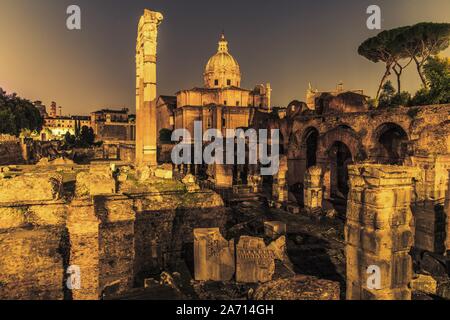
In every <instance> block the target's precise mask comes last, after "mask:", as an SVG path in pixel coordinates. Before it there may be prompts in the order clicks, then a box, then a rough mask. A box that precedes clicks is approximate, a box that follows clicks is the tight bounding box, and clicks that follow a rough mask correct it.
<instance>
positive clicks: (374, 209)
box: [345, 164, 417, 300]
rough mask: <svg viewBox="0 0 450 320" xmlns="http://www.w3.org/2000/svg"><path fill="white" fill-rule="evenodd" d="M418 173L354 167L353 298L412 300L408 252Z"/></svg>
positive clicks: (349, 242)
mask: <svg viewBox="0 0 450 320" xmlns="http://www.w3.org/2000/svg"><path fill="white" fill-rule="evenodd" d="M416 172H417V170H416V169H415V168H412V167H401V166H388V165H375V164H361V165H352V166H349V177H350V192H349V200H348V208H347V222H346V225H345V241H346V258H347V299H348V300H410V299H411V290H410V289H409V288H408V285H409V283H410V281H411V277H412V259H411V256H410V255H409V252H410V249H411V246H412V244H413V239H414V221H413V217H412V212H411V209H410V204H411V196H412V189H413V184H412V179H413V177H414V176H415V175H416ZM374 272H375V273H374ZM378 276H379V277H378ZM377 280H379V281H377Z"/></svg>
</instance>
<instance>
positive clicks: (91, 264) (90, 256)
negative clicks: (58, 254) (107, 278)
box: [67, 198, 100, 300]
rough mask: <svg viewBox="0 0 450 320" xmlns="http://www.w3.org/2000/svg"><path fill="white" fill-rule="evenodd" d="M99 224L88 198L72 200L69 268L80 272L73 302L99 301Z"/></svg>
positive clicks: (70, 209)
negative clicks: (79, 283) (79, 286)
mask: <svg viewBox="0 0 450 320" xmlns="http://www.w3.org/2000/svg"><path fill="white" fill-rule="evenodd" d="M99 225H100V221H99V219H98V218H97V216H96V215H95V211H94V205H93V202H92V200H91V199H90V198H87V199H83V200H74V201H72V203H71V205H70V206H69V208H68V217H67V229H68V231H69V239H70V261H69V265H70V266H72V268H73V267H75V268H76V269H78V270H79V271H80V274H79V276H80V281H81V288H80V289H77V288H74V289H73V290H71V293H72V298H73V300H99V299H100V281H99V276H100V275H99V271H100V269H99V263H100V261H99V260H100V259H99V256H100V255H99Z"/></svg>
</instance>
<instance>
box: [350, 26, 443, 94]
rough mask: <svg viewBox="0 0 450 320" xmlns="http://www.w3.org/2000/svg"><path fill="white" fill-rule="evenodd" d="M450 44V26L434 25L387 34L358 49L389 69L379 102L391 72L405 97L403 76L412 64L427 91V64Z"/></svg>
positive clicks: (383, 80)
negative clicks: (414, 65) (393, 73)
mask: <svg viewBox="0 0 450 320" xmlns="http://www.w3.org/2000/svg"><path fill="white" fill-rule="evenodd" d="M449 44H450V24H449V23H431V22H424V23H419V24H416V25H413V26H406V27H400V28H395V29H391V30H385V31H383V32H381V33H379V34H378V35H377V36H375V37H372V38H369V39H367V40H366V41H364V42H363V43H362V44H361V45H360V47H359V48H358V53H359V54H360V55H361V56H363V57H365V58H366V59H368V60H370V61H372V62H374V63H378V62H384V63H385V65H386V70H385V72H384V74H383V77H382V79H381V82H380V85H379V87H378V91H377V95H376V100H378V98H379V96H380V92H381V90H382V88H383V84H384V83H385V82H386V80H387V79H388V77H389V76H390V75H391V72H392V71H394V72H395V74H396V76H397V93H398V94H401V93H402V92H401V76H402V72H403V70H404V69H405V68H406V67H408V65H409V64H410V63H411V62H412V61H414V62H415V63H416V67H417V72H418V74H419V76H420V79H421V81H422V84H423V87H424V88H428V82H427V79H426V75H425V70H424V67H425V64H426V62H427V61H428V59H429V58H430V57H431V56H433V55H436V54H438V53H439V52H441V51H443V50H445V49H446V48H447V47H448V46H449Z"/></svg>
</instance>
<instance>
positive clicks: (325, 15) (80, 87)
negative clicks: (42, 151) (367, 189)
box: [0, 0, 450, 114]
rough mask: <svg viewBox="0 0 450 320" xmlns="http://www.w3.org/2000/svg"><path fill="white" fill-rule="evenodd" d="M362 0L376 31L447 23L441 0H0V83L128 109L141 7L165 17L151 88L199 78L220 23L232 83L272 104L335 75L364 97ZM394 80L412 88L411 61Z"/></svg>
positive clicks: (72, 105)
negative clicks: (76, 18)
mask: <svg viewBox="0 0 450 320" xmlns="http://www.w3.org/2000/svg"><path fill="white" fill-rule="evenodd" d="M70 4H78V5H79V6H80V7H81V9H82V30H81V31H68V30H67V29H66V24H65V22H66V18H67V15H66V13H65V11H66V8H67V6H69V5H70ZM371 4H378V5H380V6H381V8H382V17H383V25H382V27H383V29H389V28H393V27H397V26H402V25H408V24H414V23H417V22H422V21H433V22H450V15H449V12H450V1H449V0H427V1H425V0H387V1H375V0H370V1H367V0H276V1H267V0H220V1H219V0H153V1H141V0H130V1H125V0H70V1H66V0H0V31H1V37H0V39H1V41H0V87H3V88H4V89H5V90H6V91H8V92H17V93H18V94H19V95H21V96H23V97H26V98H29V99H31V100H36V99H39V100H42V101H44V103H45V104H47V105H49V103H50V102H51V101H52V100H55V101H57V102H58V104H60V105H61V106H63V113H65V114H88V113H89V112H91V111H93V110H95V109H98V108H101V107H122V106H126V107H129V108H130V109H132V110H134V86H135V66H134V55H135V39H136V33H137V31H136V27H137V22H138V20H139V17H140V15H141V14H142V12H143V9H144V8H149V9H152V10H158V11H160V12H162V13H163V14H164V16H165V20H164V23H163V24H162V25H161V28H160V34H159V48H158V59H159V61H158V78H159V79H158V91H159V92H158V93H159V94H174V93H175V92H176V91H178V90H180V89H188V88H191V87H194V86H198V85H202V82H203V81H202V73H203V69H204V66H205V64H206V62H207V60H208V59H209V57H210V56H211V55H213V54H214V53H215V52H216V49H217V41H218V38H219V35H220V33H221V31H222V30H225V33H226V37H227V39H228V41H229V42H230V51H231V53H232V54H233V56H234V57H235V58H236V59H237V61H238V62H239V64H240V66H241V70H242V73H243V82H242V85H243V86H244V87H246V88H249V89H251V88H253V87H254V86H255V85H256V84H259V83H266V82H270V83H271V84H272V87H273V104H274V105H283V106H285V105H287V104H288V103H289V102H290V101H291V100H293V99H299V100H304V98H305V90H306V88H307V86H308V82H309V81H310V82H311V83H312V84H313V85H314V86H316V87H318V88H319V89H322V90H329V89H334V88H335V87H336V84H337V83H338V82H339V81H343V82H344V84H345V87H346V88H352V89H364V90H365V92H366V93H368V94H370V95H373V93H374V91H375V90H376V87H377V84H378V81H379V79H380V77H381V73H382V72H383V66H382V65H381V64H380V65H375V64H373V63H371V62H369V61H367V60H365V59H363V58H362V57H360V56H358V54H357V48H358V46H359V44H360V43H361V42H362V41H363V40H365V39H366V38H368V37H370V36H374V35H376V34H377V33H378V32H379V31H377V30H374V31H371V30H368V29H367V27H366V19H367V17H368V15H367V14H366V9H367V7H368V6H369V5H371ZM449 52H450V51H448V50H447V51H446V52H445V54H446V55H448V54H449ZM404 83H405V85H404V88H405V89H408V90H410V91H414V90H416V89H417V88H418V86H419V82H418V77H417V75H416V73H415V72H414V70H413V68H412V67H411V68H410V70H409V72H407V73H406V75H405V79H404Z"/></svg>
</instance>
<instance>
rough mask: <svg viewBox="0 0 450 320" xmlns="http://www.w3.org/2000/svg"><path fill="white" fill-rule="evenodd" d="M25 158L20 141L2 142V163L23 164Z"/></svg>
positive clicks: (0, 150) (0, 159)
mask: <svg viewBox="0 0 450 320" xmlns="http://www.w3.org/2000/svg"><path fill="white" fill-rule="evenodd" d="M24 162H25V159H24V158H23V154H22V147H21V144H20V142H15V141H12V142H10V141H8V142H1V143H0V165H8V164H21V163H24Z"/></svg>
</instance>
